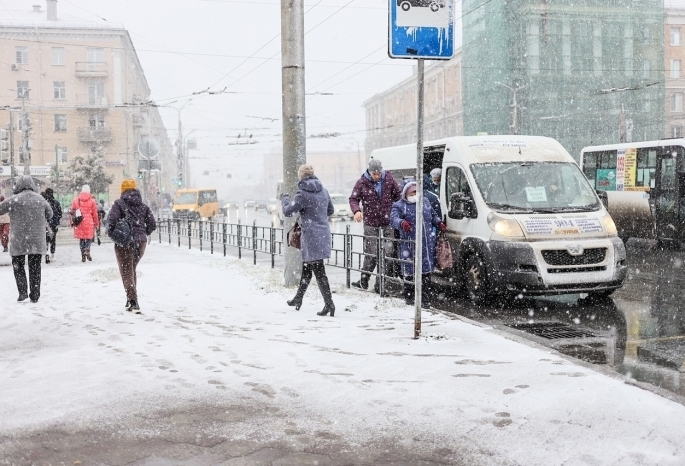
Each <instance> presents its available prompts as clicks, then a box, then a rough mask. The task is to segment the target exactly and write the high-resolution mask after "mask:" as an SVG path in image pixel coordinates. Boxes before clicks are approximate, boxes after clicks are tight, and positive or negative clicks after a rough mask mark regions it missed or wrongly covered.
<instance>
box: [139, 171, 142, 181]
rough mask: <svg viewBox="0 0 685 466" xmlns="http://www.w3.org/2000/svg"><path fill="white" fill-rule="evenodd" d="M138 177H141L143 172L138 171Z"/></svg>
mask: <svg viewBox="0 0 685 466" xmlns="http://www.w3.org/2000/svg"><path fill="white" fill-rule="evenodd" d="M138 179H139V180H142V179H143V172H140V171H139V172H138Z"/></svg>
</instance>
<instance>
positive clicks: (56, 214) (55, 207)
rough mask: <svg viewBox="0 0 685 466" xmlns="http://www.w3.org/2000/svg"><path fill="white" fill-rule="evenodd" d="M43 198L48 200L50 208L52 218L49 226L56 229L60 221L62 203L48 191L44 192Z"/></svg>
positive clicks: (53, 229)
mask: <svg viewBox="0 0 685 466" xmlns="http://www.w3.org/2000/svg"><path fill="white" fill-rule="evenodd" d="M44 196H45V200H46V201H48V204H50V207H51V208H52V218H51V219H50V228H51V229H52V231H55V230H57V228H58V227H59V222H61V221H62V204H60V203H59V201H58V200H57V199H55V196H54V195H53V194H51V193H50V192H46V193H45V195H44Z"/></svg>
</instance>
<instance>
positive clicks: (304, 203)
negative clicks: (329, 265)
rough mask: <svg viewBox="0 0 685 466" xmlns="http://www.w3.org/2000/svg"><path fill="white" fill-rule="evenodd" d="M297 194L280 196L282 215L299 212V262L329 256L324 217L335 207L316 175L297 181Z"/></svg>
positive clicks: (326, 224)
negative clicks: (300, 251) (300, 233)
mask: <svg viewBox="0 0 685 466" xmlns="http://www.w3.org/2000/svg"><path fill="white" fill-rule="evenodd" d="M297 188H298V191H297V194H295V197H294V198H293V199H292V200H291V199H290V196H287V195H285V196H283V199H282V200H281V203H282V205H283V215H285V216H286V217H292V216H293V215H295V214H297V213H299V214H300V220H299V222H300V227H301V228H302V239H301V247H302V261H303V262H313V261H318V260H321V259H328V258H329V257H331V228H330V227H329V226H328V217H330V216H331V215H333V212H335V209H334V208H333V202H332V201H331V196H329V195H328V191H326V189H325V188H324V187H323V184H321V181H319V179H318V178H317V177H316V176H308V177H307V178H304V179H302V180H300V182H299V183H298V184H297Z"/></svg>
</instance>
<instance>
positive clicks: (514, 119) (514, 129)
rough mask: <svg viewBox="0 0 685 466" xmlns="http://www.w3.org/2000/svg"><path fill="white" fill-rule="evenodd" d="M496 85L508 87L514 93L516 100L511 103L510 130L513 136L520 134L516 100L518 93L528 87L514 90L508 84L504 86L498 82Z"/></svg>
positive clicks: (519, 87) (518, 87)
mask: <svg viewBox="0 0 685 466" xmlns="http://www.w3.org/2000/svg"><path fill="white" fill-rule="evenodd" d="M495 84H498V85H500V86H502V87H506V88H507V89H509V90H510V91H512V92H513V93H514V99H513V100H512V103H511V125H510V126H509V130H510V131H511V134H519V113H518V112H519V105H518V100H517V98H516V93H517V92H518V91H520V90H521V89H524V88H525V87H526V86H517V87H516V88H515V89H514V88H513V87H510V86H507V85H506V84H502V83H500V82H496V83H495Z"/></svg>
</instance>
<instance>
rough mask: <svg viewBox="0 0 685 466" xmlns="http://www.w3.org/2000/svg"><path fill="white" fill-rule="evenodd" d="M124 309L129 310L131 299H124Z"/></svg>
mask: <svg viewBox="0 0 685 466" xmlns="http://www.w3.org/2000/svg"><path fill="white" fill-rule="evenodd" d="M125 309H126V310H127V311H128V312H131V300H129V299H127V300H126V307H125Z"/></svg>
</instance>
